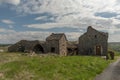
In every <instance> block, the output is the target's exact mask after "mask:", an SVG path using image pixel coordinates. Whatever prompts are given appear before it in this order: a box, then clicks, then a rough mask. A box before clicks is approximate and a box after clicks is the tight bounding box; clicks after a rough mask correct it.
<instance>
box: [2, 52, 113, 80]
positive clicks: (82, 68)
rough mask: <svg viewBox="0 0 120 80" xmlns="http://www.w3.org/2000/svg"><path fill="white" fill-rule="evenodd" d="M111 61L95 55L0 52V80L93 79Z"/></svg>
mask: <svg viewBox="0 0 120 80" xmlns="http://www.w3.org/2000/svg"><path fill="white" fill-rule="evenodd" d="M110 62H111V61H106V60H104V59H102V58H100V57H94V56H67V57H60V56H50V55H47V56H42V55H35V56H29V55H27V56H26V55H21V53H0V80H93V78H94V77H95V76H96V75H97V74H99V73H101V72H102V71H103V69H104V68H106V66H108V64H109V63H110Z"/></svg>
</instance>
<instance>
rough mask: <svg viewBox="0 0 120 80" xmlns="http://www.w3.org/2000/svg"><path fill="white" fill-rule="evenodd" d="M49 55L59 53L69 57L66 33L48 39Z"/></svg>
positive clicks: (52, 35) (53, 35)
mask: <svg viewBox="0 0 120 80" xmlns="http://www.w3.org/2000/svg"><path fill="white" fill-rule="evenodd" d="M46 51H47V53H50V52H51V53H57V54H60V55H64V56H66V55H67V38H66V36H65V34H64V33H61V34H54V33H52V34H51V35H50V36H48V37H47V38H46Z"/></svg>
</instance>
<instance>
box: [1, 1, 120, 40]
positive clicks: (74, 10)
mask: <svg viewBox="0 0 120 80" xmlns="http://www.w3.org/2000/svg"><path fill="white" fill-rule="evenodd" d="M0 2H5V3H10V4H13V5H16V7H15V8H14V9H16V11H17V12H18V13H21V14H40V15H41V14H44V13H48V14H49V15H50V16H51V19H52V20H53V22H45V23H42V24H40V23H37V24H32V23H31V24H25V25H24V26H26V27H28V28H40V29H51V28H59V27H63V28H64V26H65V27H73V28H78V29H80V30H81V29H83V28H84V29H86V28H87V26H89V25H91V26H94V28H96V29H97V30H101V31H107V32H109V33H110V35H111V37H114V39H115V40H117V41H119V40H120V39H119V40H118V39H117V38H115V37H118V34H117V35H116V33H115V32H119V31H120V29H119V28H117V27H116V26H115V25H118V24H120V20H119V19H118V18H120V16H119V14H120V5H119V4H120V2H118V0H108V1H105V0H21V1H20V0H1V1H0ZM102 12H107V13H116V14H117V15H116V16H115V17H114V16H112V18H105V17H102V16H95V13H102ZM49 18H50V17H47V16H46V15H44V16H43V15H42V16H39V17H36V18H35V19H34V20H47V19H49ZM3 22H4V23H6V24H14V22H10V21H7V22H6V21H3ZM42 34H44V35H48V34H49V32H37V31H35V32H33V31H32V32H30V31H26V32H15V33H14V34H13V33H11V34H9V36H10V37H9V36H7V35H6V34H5V36H4V37H8V38H9V40H10V42H12V41H13V39H14V40H15V41H18V40H19V39H39V40H40V39H41V38H40V37H41V35H42ZM66 34H67V36H68V37H69V39H71V40H74V39H76V40H77V39H78V38H76V37H78V36H79V34H80V35H81V34H82V33H77V32H74V33H73V32H71V33H66ZM13 35H14V36H13ZM74 35H75V36H74ZM18 36H19V37H18ZM33 36H34V38H33ZM7 40H8V39H7ZM109 40H110V41H111V40H112V38H109ZM115 40H114V41H115Z"/></svg>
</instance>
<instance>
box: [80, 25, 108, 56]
mask: <svg viewBox="0 0 120 80" xmlns="http://www.w3.org/2000/svg"><path fill="white" fill-rule="evenodd" d="M107 42H108V33H104V32H100V31H97V30H95V29H93V28H92V27H91V26H89V27H88V29H87V32H86V33H84V34H83V35H82V36H80V37H79V44H78V54H82V55H106V54H107V49H108V43H107Z"/></svg>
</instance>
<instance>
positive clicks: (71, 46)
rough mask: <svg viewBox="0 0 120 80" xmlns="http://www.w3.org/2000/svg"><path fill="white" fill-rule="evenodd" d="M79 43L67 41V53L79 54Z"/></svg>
mask: <svg viewBox="0 0 120 80" xmlns="http://www.w3.org/2000/svg"><path fill="white" fill-rule="evenodd" d="M77 46H78V43H77V42H70V41H68V42H67V53H68V55H77V53H78V47H77Z"/></svg>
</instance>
